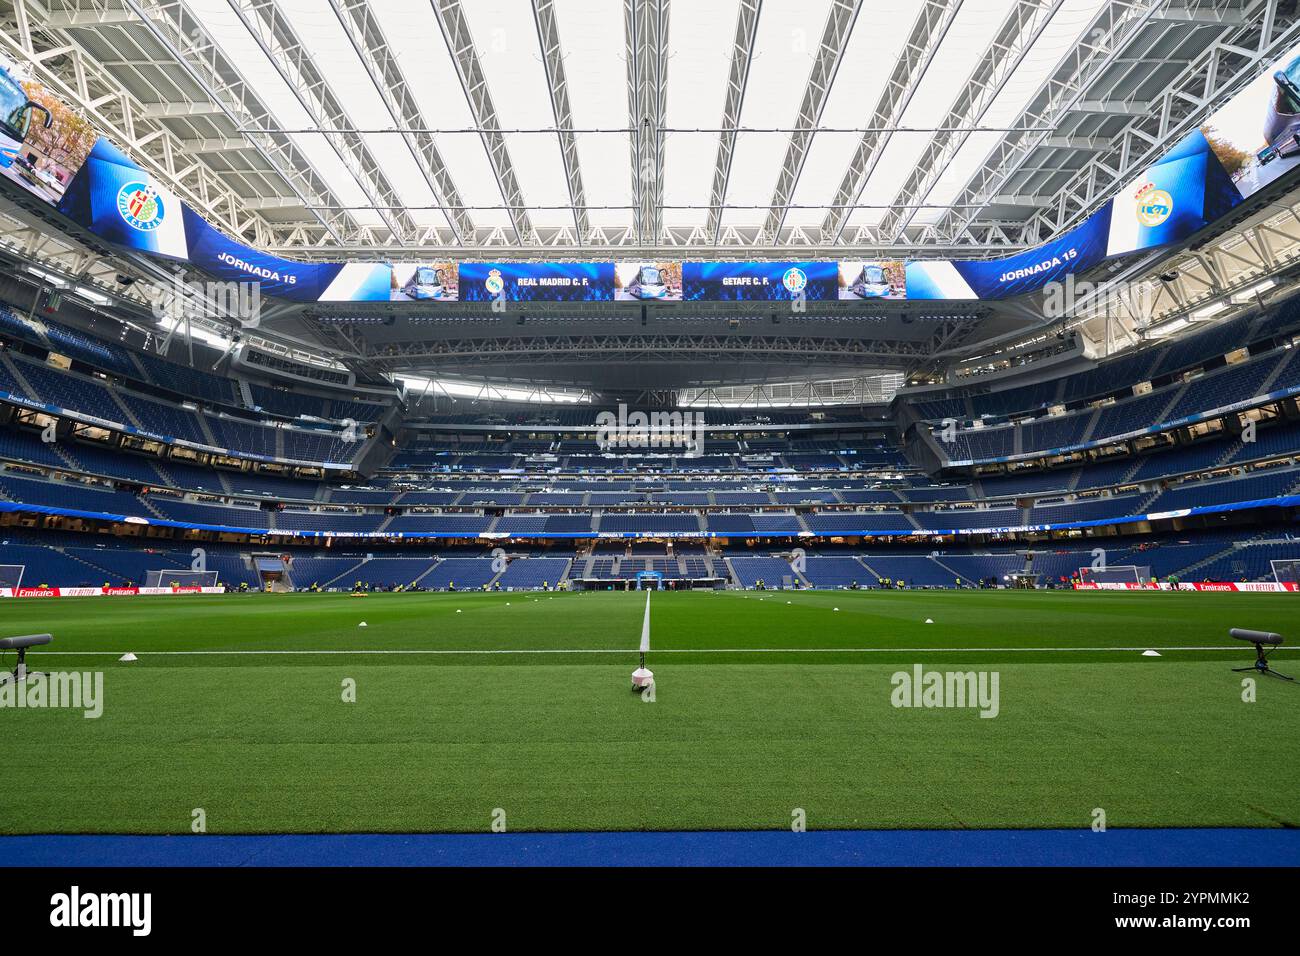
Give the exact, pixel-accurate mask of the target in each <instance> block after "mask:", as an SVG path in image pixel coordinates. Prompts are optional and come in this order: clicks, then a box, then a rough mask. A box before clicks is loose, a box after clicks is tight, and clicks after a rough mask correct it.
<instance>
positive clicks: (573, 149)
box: [532, 0, 588, 245]
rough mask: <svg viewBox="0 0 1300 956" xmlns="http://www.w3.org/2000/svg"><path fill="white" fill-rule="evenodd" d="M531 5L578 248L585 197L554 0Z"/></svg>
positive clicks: (584, 218)
mask: <svg viewBox="0 0 1300 956" xmlns="http://www.w3.org/2000/svg"><path fill="white" fill-rule="evenodd" d="M532 6H533V22H534V23H535V24H536V25H537V43H538V46H540V47H541V50H542V65H543V66H545V68H546V83H547V87H548V88H549V90H550V94H551V115H553V116H554V117H555V137H556V141H557V143H558V145H559V147H560V159H561V161H562V162H563V163H564V180H565V183H566V185H567V186H568V188H569V205H570V206H572V207H573V228H574V240H575V242H576V243H577V244H578V245H582V244H583V242H585V241H586V238H587V228H588V226H587V197H586V192H585V191H584V190H583V188H582V170H581V168H580V167H579V164H578V140H577V138H576V137H575V136H574V134H573V110H572V109H571V108H570V106H569V77H568V73H567V72H566V71H565V68H564V48H563V47H562V46H561V44H560V29H559V26H558V24H556V22H555V0H532Z"/></svg>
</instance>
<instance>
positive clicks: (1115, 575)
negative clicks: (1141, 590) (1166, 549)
mask: <svg viewBox="0 0 1300 956" xmlns="http://www.w3.org/2000/svg"><path fill="white" fill-rule="evenodd" d="M1150 580H1151V566H1150V565H1149V564H1113V565H1111V566H1110V567H1105V568H1093V567H1086V568H1080V569H1079V581H1080V582H1081V583H1083V584H1143V583H1145V582H1147V581H1150Z"/></svg>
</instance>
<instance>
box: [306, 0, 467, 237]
mask: <svg viewBox="0 0 1300 956" xmlns="http://www.w3.org/2000/svg"><path fill="white" fill-rule="evenodd" d="M329 3H330V6H331V8H333V10H334V15H335V16H336V17H337V18H338V21H339V25H340V26H342V27H343V32H344V33H345V34H347V38H348V41H349V42H350V43H351V44H352V49H353V50H355V51H356V54H357V56H358V57H359V58H360V60H361V63H362V65H363V66H365V68H366V73H367V74H368V75H369V77H370V82H371V83H372V84H373V85H374V87H375V92H376V93H378V94H379V98H380V99H381V100H383V102H384V107H385V108H386V109H387V110H388V115H389V117H390V118H391V119H392V121H393V124H394V126H395V127H396V128H397V129H399V130H401V131H402V132H401V135H402V140H403V142H405V143H406V148H407V149H409V150H410V151H411V156H412V157H413V158H414V159H415V164H416V166H417V167H418V168H419V170H420V174H421V175H422V176H423V177H424V181H425V183H426V184H427V185H428V187H429V192H431V193H432V194H433V198H434V202H436V203H437V204H438V205H439V207H440V208H441V211H442V214H443V217H444V218H445V219H446V220H447V225H448V226H449V227H450V229H451V233H452V237H453V238H454V239H455V241H456V242H457V243H465V242H467V241H471V240H472V239H473V237H474V234H475V232H474V223H473V221H472V220H471V219H470V217H469V215H468V214H467V213H466V212H465V211H464V209H463V208H460V207H463V206H464V205H465V203H464V200H462V199H461V196H460V192H459V191H458V190H457V189H456V183H455V181H454V180H453V179H452V177H451V172H450V171H449V170H448V169H447V164H446V163H445V162H443V159H442V154H441V153H440V152H439V151H438V144H437V142H436V141H435V140H434V137H433V135H432V134H430V133H428V132H424V130H426V129H427V122H426V120H425V118H424V110H423V108H422V107H421V105H420V103H419V101H418V100H417V99H416V97H415V94H414V93H413V92H412V91H411V88H410V86H409V85H408V84H407V82H406V75H405V73H404V72H403V70H402V66H401V64H400V63H398V62H397V56H396V54H395V53H394V52H393V49H392V47H390V46H389V45H388V39H387V37H385V36H384V31H383V28H382V27H381V26H380V25H379V18H378V17H377V16H376V15H375V12H374V9H373V4H371V3H370V2H369V0H329Z"/></svg>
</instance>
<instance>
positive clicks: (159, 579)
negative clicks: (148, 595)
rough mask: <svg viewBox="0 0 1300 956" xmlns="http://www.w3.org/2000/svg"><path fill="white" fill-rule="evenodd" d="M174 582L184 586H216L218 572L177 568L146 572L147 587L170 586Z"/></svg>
mask: <svg viewBox="0 0 1300 956" xmlns="http://www.w3.org/2000/svg"><path fill="white" fill-rule="evenodd" d="M173 584H176V585H179V586H180V587H183V588H214V587H216V586H217V572H216V571H191V570H189V569H188V568H187V569H185V570H181V569H179V568H177V569H174V570H173V569H163V570H161V571H146V572H145V573H144V586H145V587H147V588H169V587H171V586H172V585H173Z"/></svg>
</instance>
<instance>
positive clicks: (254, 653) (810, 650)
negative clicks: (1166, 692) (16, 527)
mask: <svg viewBox="0 0 1300 956" xmlns="http://www.w3.org/2000/svg"><path fill="white" fill-rule="evenodd" d="M1151 649H1152V648H1151V647H1150V645H1147V646H1143V647H661V648H659V649H658V650H656V651H655V653H656V654H963V653H969V654H1009V653H1013V654H1062V653H1101V654H1104V653H1114V654H1127V653H1133V652H1141V651H1145V650H1151ZM1158 649H1159V650H1161V651H1237V652H1240V651H1241V648H1239V647H1160V648H1158ZM1275 650H1279V651H1300V647H1279V648H1275ZM125 653H126V651H42V652H41V655H40V656H42V657H50V656H63V657H113V656H116V657H120V656H121V655H123V654H125ZM135 653H137V654H139V655H140V656H141V657H142V658H143V657H145V656H149V657H280V656H289V657H302V656H306V657H310V656H323V655H335V654H347V655H360V654H390V655H403V654H408V655H456V654H460V655H466V654H472V655H486V654H520V655H523V654H630V653H632V652H631V651H627V650H622V649H620V648H616V647H611V648H592V647H582V648H568V649H562V648H535V647H530V648H516V649H502V650H497V649H477V650H444V649H423V648H422V649H393V650H384V649H378V648H361V649H357V650H265V651H263V650H244V651H137V652H135Z"/></svg>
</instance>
